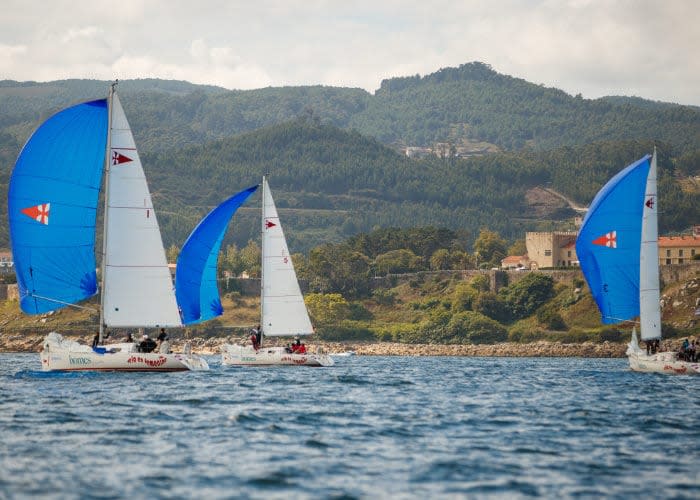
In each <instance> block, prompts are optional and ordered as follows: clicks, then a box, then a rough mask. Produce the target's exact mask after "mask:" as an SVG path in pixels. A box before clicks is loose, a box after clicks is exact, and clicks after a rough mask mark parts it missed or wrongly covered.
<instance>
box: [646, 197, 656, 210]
mask: <svg viewBox="0 0 700 500" xmlns="http://www.w3.org/2000/svg"><path fill="white" fill-rule="evenodd" d="M645 205H646V206H647V208H654V198H649V199H648V200H647V201H646V203H645Z"/></svg>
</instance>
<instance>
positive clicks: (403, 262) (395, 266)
mask: <svg viewBox="0 0 700 500" xmlns="http://www.w3.org/2000/svg"><path fill="white" fill-rule="evenodd" d="M374 265H375V267H376V269H378V270H379V271H380V273H387V274H388V273H409V272H412V271H417V270H418V269H420V267H421V258H420V257H418V256H417V255H416V254H414V253H413V252H411V251H410V250H406V249H401V250H391V251H389V252H386V253H383V254H381V255H377V257H376V258H375V259H374Z"/></svg>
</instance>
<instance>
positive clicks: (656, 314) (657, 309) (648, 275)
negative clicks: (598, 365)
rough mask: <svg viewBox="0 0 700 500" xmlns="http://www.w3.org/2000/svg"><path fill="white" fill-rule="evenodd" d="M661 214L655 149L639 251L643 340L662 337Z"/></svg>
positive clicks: (650, 169) (648, 180)
mask: <svg viewBox="0 0 700 500" xmlns="http://www.w3.org/2000/svg"><path fill="white" fill-rule="evenodd" d="M658 212H659V206H658V198H657V196H656V149H654V155H653V156H652V158H651V167H650V168H649V176H648V177H647V188H646V195H645V197H644V215H643V217H642V246H641V249H640V252H641V253H640V268H639V315H640V318H639V322H640V328H641V333H642V340H649V339H656V338H659V337H661V306H660V304H659V301H660V294H659V229H658Z"/></svg>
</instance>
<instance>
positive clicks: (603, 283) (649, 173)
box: [576, 150, 700, 374]
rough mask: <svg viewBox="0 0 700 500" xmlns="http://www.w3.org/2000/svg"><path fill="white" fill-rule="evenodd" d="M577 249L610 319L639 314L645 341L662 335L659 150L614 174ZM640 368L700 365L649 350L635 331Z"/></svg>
mask: <svg viewBox="0 0 700 500" xmlns="http://www.w3.org/2000/svg"><path fill="white" fill-rule="evenodd" d="M576 253H577V255H578V258H579V261H580V264H581V269H582V270H583V274H584V276H585V278H586V281H587V282H588V286H589V288H590V289H591V293H592V294H593V298H594V299H595V301H596V304H597V305H598V309H599V310H600V313H601V316H602V321H603V323H606V324H611V323H620V322H622V321H628V320H632V319H635V318H636V317H637V316H639V320H640V327H641V335H642V340H644V341H646V342H651V341H653V340H656V339H660V338H661V307H660V293H659V246H658V200H657V196H656V150H654V155H653V157H652V156H650V155H647V156H645V157H644V158H642V159H641V160H639V161H637V162H635V163H633V164H631V165H629V166H628V167H626V168H625V169H624V170H622V171H621V172H620V173H618V174H617V175H616V176H615V177H613V178H612V179H611V180H610V181H609V182H608V183H607V184H605V186H603V188H602V189H601V190H600V191H599V192H598V194H597V195H596V196H595V198H594V199H593V202H592V203H591V206H590V209H589V210H588V213H587V214H586V217H585V218H584V220H583V224H582V226H581V230H580V231H579V234H578V237H577V240H576ZM627 356H628V359H629V363H630V368H631V369H632V370H634V371H641V372H658V373H670V374H697V373H699V372H700V364H698V363H690V362H686V361H682V360H679V359H678V355H677V354H676V353H674V352H660V353H653V354H652V353H650V354H647V353H646V351H643V350H642V349H640V348H639V344H638V342H637V334H636V330H635V329H633V331H632V340H631V341H630V344H629V346H628V349H627Z"/></svg>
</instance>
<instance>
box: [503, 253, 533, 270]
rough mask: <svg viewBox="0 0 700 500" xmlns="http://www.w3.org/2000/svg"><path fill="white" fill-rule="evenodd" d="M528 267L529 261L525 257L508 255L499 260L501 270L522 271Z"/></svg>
mask: <svg viewBox="0 0 700 500" xmlns="http://www.w3.org/2000/svg"><path fill="white" fill-rule="evenodd" d="M526 267H530V259H528V258H527V255H509V256H508V257H506V258H505V259H501V269H524V268H526Z"/></svg>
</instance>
